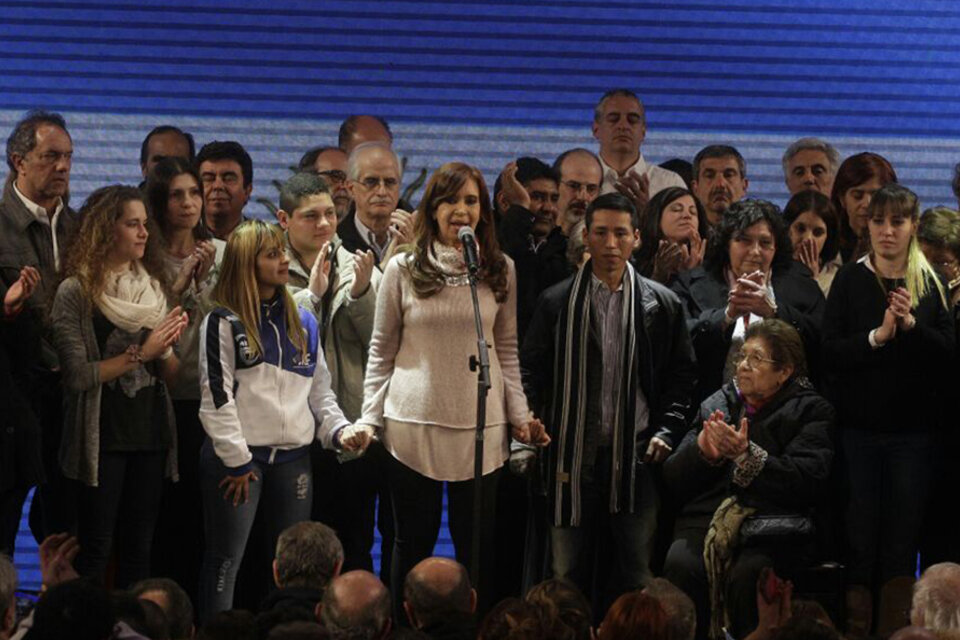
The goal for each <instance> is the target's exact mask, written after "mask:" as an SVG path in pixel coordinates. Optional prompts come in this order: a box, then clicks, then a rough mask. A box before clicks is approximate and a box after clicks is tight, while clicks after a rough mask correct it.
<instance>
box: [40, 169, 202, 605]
mask: <svg viewBox="0 0 960 640" xmlns="http://www.w3.org/2000/svg"><path fill="white" fill-rule="evenodd" d="M80 213H81V218H82V219H83V225H82V227H81V229H80V234H79V236H78V238H77V240H76V242H75V244H74V245H73V246H72V248H71V252H70V255H69V256H68V259H67V267H66V275H67V278H66V280H64V281H63V283H62V284H61V285H60V288H59V289H58V290H57V295H56V298H55V300H54V304H53V310H52V312H51V321H52V323H53V331H54V338H55V341H56V345H57V352H58V353H59V356H60V364H61V366H62V368H63V383H64V387H65V391H66V394H65V396H66V397H65V420H64V432H63V440H62V443H61V447H60V462H61V465H62V467H63V472H64V475H66V477H68V478H72V479H75V480H79V481H80V483H81V485H83V486H82V488H81V493H80V509H79V514H80V517H79V523H78V538H79V541H80V548H81V552H80V556H79V557H78V559H77V568H78V570H79V571H80V572H81V573H82V574H85V575H91V576H96V577H100V578H102V577H103V572H104V570H105V569H106V566H107V562H108V561H109V559H110V556H111V551H112V549H113V542H114V534H115V530H116V541H117V545H116V555H117V574H116V579H115V584H116V585H117V586H118V587H125V586H127V585H129V584H132V583H133V582H136V581H137V580H140V579H142V578H146V577H149V575H150V550H151V545H152V541H153V530H154V525H155V523H156V517H157V512H158V510H159V505H160V496H161V490H162V486H163V477H164V473H165V472H166V473H167V474H168V475H172V476H174V477H175V476H176V433H175V430H174V425H173V413H172V407H171V404H170V397H169V394H168V392H167V387H168V385H170V384H171V383H172V382H173V381H174V380H175V378H176V375H177V370H178V367H179V361H178V360H177V356H176V355H174V352H173V345H174V343H176V341H177V340H178V338H179V336H180V332H181V331H182V330H183V327H184V325H185V322H186V320H185V318H184V317H183V314H182V313H181V309H180V308H179V307H176V308H175V309H173V310H172V311H171V310H170V309H169V308H168V304H167V292H168V289H167V287H166V285H165V282H164V275H163V264H162V256H161V253H160V252H159V251H158V246H157V239H158V236H157V234H156V233H155V229H154V227H153V224H152V223H151V221H150V220H149V219H148V218H147V212H146V208H145V207H144V201H143V196H142V195H141V193H140V191H139V190H137V189H136V188H134V187H127V186H121V185H114V186H109V187H104V188H102V189H98V190H96V191H94V192H93V193H92V194H90V197H89V198H88V199H87V201H86V203H85V204H84V206H83V208H82V209H81V212H80Z"/></svg>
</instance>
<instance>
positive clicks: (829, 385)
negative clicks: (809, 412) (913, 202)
mask: <svg viewBox="0 0 960 640" xmlns="http://www.w3.org/2000/svg"><path fill="white" fill-rule="evenodd" d="M886 308H887V293H886V291H885V290H884V288H883V286H881V284H880V282H879V281H878V280H877V276H876V274H875V273H874V272H873V271H871V270H870V269H869V268H868V267H867V265H866V264H864V263H860V262H855V263H851V264H847V265H844V266H843V267H842V268H841V269H840V271H839V272H837V276H836V278H835V279H834V281H833V286H832V287H831V288H830V297H829V299H828V300H827V309H826V312H825V313H824V318H823V361H824V366H825V370H826V373H827V382H826V385H825V387H824V389H825V391H826V393H827V396H828V397H829V398H830V399H831V400H832V401H833V403H834V405H835V406H836V408H837V417H838V421H839V424H840V426H841V427H854V428H859V429H871V430H876V431H901V432H902V431H915V430H921V429H922V430H925V429H931V428H934V427H935V426H937V422H938V420H939V416H940V413H941V411H940V406H941V405H942V404H945V403H946V399H945V397H944V392H945V388H944V385H943V381H944V379H945V373H946V372H947V371H948V367H949V366H950V364H951V362H952V358H953V350H954V326H953V314H952V312H951V311H950V310H949V309H948V308H947V307H946V306H945V305H944V304H943V302H942V301H941V299H940V293H939V292H938V291H937V288H936V286H935V284H934V283H933V282H930V290H929V291H928V293H927V295H926V296H924V298H923V299H922V300H920V304H919V305H918V307H917V308H916V309H914V311H913V314H914V317H915V318H916V319H917V324H916V326H915V327H914V328H913V329H912V330H911V331H906V332H904V331H898V332H897V334H896V336H895V337H894V339H893V340H891V341H890V342H889V343H887V344H885V345H884V346H882V347H880V348H878V349H874V348H873V347H871V346H870V342H869V339H868V336H869V334H870V332H871V331H872V330H874V329H876V328H877V327H879V326H880V325H881V323H882V322H883V314H884V312H885V310H886Z"/></svg>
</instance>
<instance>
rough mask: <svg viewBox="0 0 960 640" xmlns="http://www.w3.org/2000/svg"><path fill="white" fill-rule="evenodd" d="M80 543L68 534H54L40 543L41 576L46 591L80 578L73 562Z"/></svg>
mask: <svg viewBox="0 0 960 640" xmlns="http://www.w3.org/2000/svg"><path fill="white" fill-rule="evenodd" d="M79 552H80V543H79V542H77V539H76V538H75V537H73V536H71V535H70V534H67V533H54V534H52V535H49V536H47V537H46V538H44V540H43V542H41V543H40V575H41V580H42V583H43V587H44V589H49V588H50V587H55V586H57V585H58V584H63V583H64V582H69V581H70V580H74V579H76V578H79V577H80V576H79V575H77V571H76V569H74V568H73V560H74V558H76V557H77V554H78V553H79Z"/></svg>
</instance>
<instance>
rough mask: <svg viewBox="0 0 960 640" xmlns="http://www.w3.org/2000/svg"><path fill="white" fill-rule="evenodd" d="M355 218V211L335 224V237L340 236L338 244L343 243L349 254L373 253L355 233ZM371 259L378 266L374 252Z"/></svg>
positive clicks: (364, 240) (365, 242)
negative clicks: (357, 252)
mask: <svg viewBox="0 0 960 640" xmlns="http://www.w3.org/2000/svg"><path fill="white" fill-rule="evenodd" d="M356 216H357V212H356V211H350V213H348V214H347V215H345V216H344V217H343V220H341V221H340V222H339V223H338V224H337V235H338V236H340V242H342V243H343V248H344V249H346V250H347V251H349V252H350V253H354V252H355V251H373V247H371V246H370V245H369V243H367V241H366V239H365V238H363V237H361V235H360V232H359V231H357V223H356ZM373 259H374V261H375V263H376V264H377V266H379V265H380V260H379V259H378V258H377V252H376V251H373Z"/></svg>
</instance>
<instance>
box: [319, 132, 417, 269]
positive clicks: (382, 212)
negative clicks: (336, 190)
mask: <svg viewBox="0 0 960 640" xmlns="http://www.w3.org/2000/svg"><path fill="white" fill-rule="evenodd" d="M400 177H401V176H400V159H399V158H398V157H397V154H396V153H394V152H393V150H392V149H391V148H390V147H389V146H388V145H386V144H384V143H382V142H365V143H363V144H361V145H359V146H357V147H356V148H355V149H354V150H353V152H352V153H351V154H350V157H349V158H348V159H347V189H348V190H349V191H350V195H351V197H352V198H353V202H354V211H353V212H352V213H349V214H347V216H346V217H345V218H344V219H343V222H342V223H341V224H340V226H339V227H338V228H339V235H340V240H342V241H343V246H344V248H346V249H347V250H348V251H351V252H356V251H368V250H369V251H373V255H374V258H375V260H376V264H377V265H378V266H381V268H382V266H383V265H386V263H387V260H389V259H390V258H391V257H392V256H393V254H394V253H395V252H396V250H397V247H398V246H400V245H403V244H406V243H408V242H412V241H413V214H412V213H409V212H407V211H403V210H401V209H398V208H397V204H398V203H399V201H400Z"/></svg>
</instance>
